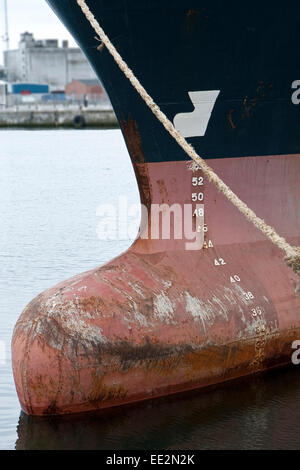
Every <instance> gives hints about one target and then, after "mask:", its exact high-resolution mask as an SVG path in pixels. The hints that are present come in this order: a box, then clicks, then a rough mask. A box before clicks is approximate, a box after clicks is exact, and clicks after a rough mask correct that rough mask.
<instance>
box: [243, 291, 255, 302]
mask: <svg viewBox="0 0 300 470" xmlns="http://www.w3.org/2000/svg"><path fill="white" fill-rule="evenodd" d="M244 296H245V299H246V300H253V299H254V295H253V294H252V292H244Z"/></svg>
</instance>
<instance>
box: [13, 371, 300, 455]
mask: <svg viewBox="0 0 300 470" xmlns="http://www.w3.org/2000/svg"><path fill="white" fill-rule="evenodd" d="M299 399H300V369H298V368H297V367H293V368H289V369H281V370H278V371H273V372H269V373H268V374H262V375H258V376H255V377H252V378H247V379H243V380H239V381H238V382H232V383H229V384H227V385H222V386H221V388H218V389H214V390H212V389H210V390H207V391H205V392H203V391H202V392H199V391H197V392H193V393H188V394H185V395H181V396H174V397H172V398H164V399H159V400H153V401H150V402H145V403H142V404H137V405H132V406H130V407H125V408H118V409H114V410H110V411H105V412H99V413H93V414H88V415H77V416H69V417H58V418H57V417H55V418H33V417H28V416H26V415H25V414H23V413H22V414H21V416H20V420H19V425H18V440H17V442H16V449H19V450H21V449H23V450H25V449H56V450H59V449H106V450H123V449H157V450H158V449H299V448H300V438H299V431H300V425H299V424H298V423H300V406H299V403H300V400H299Z"/></svg>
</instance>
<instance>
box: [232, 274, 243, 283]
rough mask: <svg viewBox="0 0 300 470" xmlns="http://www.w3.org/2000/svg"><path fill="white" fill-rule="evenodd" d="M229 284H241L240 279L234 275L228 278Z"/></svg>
mask: <svg viewBox="0 0 300 470" xmlns="http://www.w3.org/2000/svg"><path fill="white" fill-rule="evenodd" d="M230 282H232V283H234V282H241V278H240V277H239V276H237V275H236V274H235V275H234V276H230Z"/></svg>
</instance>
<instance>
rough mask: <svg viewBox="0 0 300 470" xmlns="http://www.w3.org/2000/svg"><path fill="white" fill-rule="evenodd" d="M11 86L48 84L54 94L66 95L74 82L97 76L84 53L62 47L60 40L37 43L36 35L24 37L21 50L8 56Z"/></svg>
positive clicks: (65, 43) (10, 51)
mask: <svg viewBox="0 0 300 470" xmlns="http://www.w3.org/2000/svg"><path fill="white" fill-rule="evenodd" d="M4 66H5V69H6V70H7V78H6V79H7V80H8V81H9V82H32V83H41V84H44V83H47V84H48V85H50V89H51V91H52V92H57V91H61V92H64V90H65V86H66V85H67V84H68V83H70V82H71V81H72V80H76V79H85V80H96V75H95V73H94V71H93V70H92V68H91V66H90V65H89V63H88V62H87V60H86V58H85V57H84V55H83V54H82V52H81V50H80V49H79V48H77V47H69V45H68V41H63V43H62V47H60V46H59V44H58V40H57V39H45V40H36V39H35V38H34V36H33V34H32V33H28V32H25V33H23V34H21V37H20V42H19V48H18V49H15V50H7V51H5V52H4Z"/></svg>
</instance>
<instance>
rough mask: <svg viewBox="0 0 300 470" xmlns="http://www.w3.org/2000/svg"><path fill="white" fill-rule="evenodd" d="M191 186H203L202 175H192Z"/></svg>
mask: <svg viewBox="0 0 300 470" xmlns="http://www.w3.org/2000/svg"><path fill="white" fill-rule="evenodd" d="M192 185H193V186H203V176H198V177H196V176H195V177H194V178H193V179H192Z"/></svg>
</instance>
